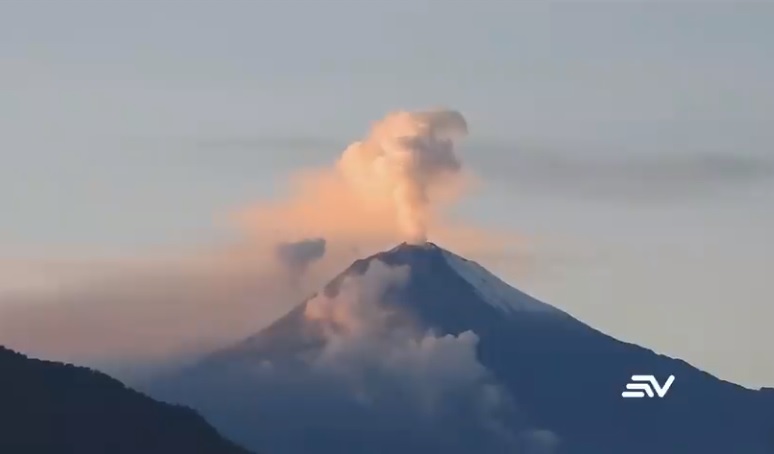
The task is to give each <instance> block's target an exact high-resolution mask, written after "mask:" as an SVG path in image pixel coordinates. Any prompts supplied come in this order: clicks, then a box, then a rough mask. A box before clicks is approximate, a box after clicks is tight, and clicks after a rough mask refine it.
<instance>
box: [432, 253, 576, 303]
mask: <svg viewBox="0 0 774 454" xmlns="http://www.w3.org/2000/svg"><path fill="white" fill-rule="evenodd" d="M443 257H444V259H445V260H446V263H447V264H448V265H449V266H450V267H451V268H452V269H453V270H454V271H455V272H456V273H457V274H459V275H460V276H461V277H462V278H463V279H465V280H466V281H467V282H468V283H469V284H470V285H471V286H472V287H473V288H474V289H475V291H476V292H477V293H478V294H479V296H481V298H482V299H483V300H484V301H485V302H486V303H487V304H489V305H491V306H494V307H495V308H497V309H499V310H501V311H503V312H506V313H509V314H515V313H520V312H544V313H555V314H557V315H566V314H565V313H564V312H563V311H561V310H560V309H557V308H555V307H554V306H551V305H550V304H546V303H544V302H542V301H538V300H536V299H535V298H532V297H531V296H529V295H527V294H526V293H523V292H521V291H519V290H517V289H515V288H513V287H511V286H510V285H508V284H507V283H505V282H504V281H503V280H502V279H500V278H498V277H497V276H495V275H494V274H492V273H490V272H489V271H487V270H486V269H485V268H484V267H482V266H481V265H479V264H478V263H476V262H473V261H471V260H467V259H465V258H462V257H460V256H458V255H456V254H453V253H451V252H449V251H446V250H443Z"/></svg>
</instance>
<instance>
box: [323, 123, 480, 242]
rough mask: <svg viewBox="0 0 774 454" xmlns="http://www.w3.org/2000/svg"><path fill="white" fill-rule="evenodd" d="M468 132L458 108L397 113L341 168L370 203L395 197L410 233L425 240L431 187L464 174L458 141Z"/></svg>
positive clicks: (355, 147) (354, 148)
mask: <svg viewBox="0 0 774 454" xmlns="http://www.w3.org/2000/svg"><path fill="white" fill-rule="evenodd" d="M467 132H468V127H467V123H466V121H465V118H464V117H463V116H462V115H461V114H460V113H459V112H456V111H452V110H437V111H426V112H396V113H392V114H389V115H387V116H386V117H385V118H384V119H382V120H381V121H379V122H377V123H375V124H374V125H373V126H372V128H371V131H370V133H369V135H368V136H367V137H366V138H365V139H364V140H362V141H360V142H355V143H353V144H352V145H350V146H349V147H348V148H347V149H346V150H345V151H344V153H343V155H342V156H341V158H340V159H339V161H338V163H337V169H338V170H339V172H341V174H342V175H343V176H344V178H345V180H346V181H347V183H348V184H349V185H350V186H351V188H352V189H353V190H354V191H356V192H357V194H358V195H359V197H361V199H362V200H363V201H364V202H365V203H370V202H372V201H374V202H377V203H378V202H380V201H384V200H385V199H386V200H389V201H390V202H391V205H392V208H393V210H394V215H395V218H396V222H397V225H398V228H399V229H400V232H401V234H402V235H403V236H404V239H405V240H406V241H409V242H412V243H423V242H425V241H427V223H428V220H429V218H430V214H431V213H430V210H431V206H432V205H431V202H432V201H431V190H432V189H433V187H434V186H437V185H441V184H444V183H446V182H448V181H449V178H454V177H455V176H458V175H459V174H460V172H461V169H462V165H461V163H460V161H459V159H458V158H457V156H456V155H455V153H454V145H455V140H457V139H459V138H461V137H464V136H465V135H466V134H467Z"/></svg>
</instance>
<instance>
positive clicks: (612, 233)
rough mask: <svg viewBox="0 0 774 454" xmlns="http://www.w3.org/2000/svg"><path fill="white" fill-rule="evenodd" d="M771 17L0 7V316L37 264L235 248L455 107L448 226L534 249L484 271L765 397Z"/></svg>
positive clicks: (614, 5) (376, 6) (444, 8)
mask: <svg viewBox="0 0 774 454" xmlns="http://www.w3.org/2000/svg"><path fill="white" fill-rule="evenodd" d="M773 22H774V4H769V3H766V2H757V3H753V2H748V3H743V2H733V1H730V0H729V1H726V2H701V1H694V2H689V1H684V2H678V1H674V2H667V1H645V0H642V1H639V2H636V1H627V2H612V1H611V2H601V1H600V2H583V1H566V2H544V1H532V2H517V1H513V2H505V1H497V0H490V1H487V0H479V1H477V2H468V1H462V0H447V1H442V0H435V1H430V0H416V1H407V0H397V1H395V0H393V1H381V0H370V1H367V2H366V1H355V0H336V1H329V2H318V1H314V0H296V1H284V2H281V1H273V0H265V1H236V0H232V1H218V2H215V1H204V0H197V1H182V0H181V1H172V0H159V1H154V2H136V1H101V2H97V1H85V0H71V1H67V2H57V1H42V0H41V1H35V2H29V1H27V2H23V1H15V0H6V1H4V2H1V3H0V119H2V121H0V157H2V163H3V164H2V166H0V185H1V186H0V209H1V210H2V213H3V214H2V217H1V218H0V270H2V271H3V274H4V276H0V305H2V304H3V301H2V294H3V291H11V290H12V291H25V290H27V289H29V288H31V287H36V286H45V285H48V284H50V283H51V282H53V281H56V282H59V281H58V279H64V278H65V277H66V276H65V277H62V276H64V275H69V274H68V273H76V272H77V270H73V269H72V267H64V268H67V269H64V270H63V269H62V267H59V268H57V267H52V266H50V264H51V263H68V261H78V260H86V259H89V260H91V259H101V260H116V261H121V260H124V259H125V258H126V257H137V256H143V255H144V254H152V253H155V252H156V251H160V250H161V251H169V250H185V249H186V248H189V247H198V246H199V245H202V244H207V243H209V242H218V241H222V240H224V239H226V238H229V237H230V235H232V234H233V232H231V230H230V229H229V228H228V227H227V226H225V225H224V222H223V218H224V216H225V215H226V214H227V213H228V212H230V210H232V209H233V208H235V207H240V206H243V205H244V204H247V203H250V202H251V201H253V200H255V199H259V198H263V197H271V196H273V195H276V194H277V193H279V192H280V191H281V190H282V184H283V181H284V180H285V178H286V177H287V175H288V174H289V173H290V172H291V171H293V170H294V169H298V168H304V167H308V166H310V165H318V164H322V163H327V162H331V161H333V160H335V159H336V158H337V156H339V154H340V153H341V152H342V150H343V149H344V148H345V147H346V146H347V144H348V143H351V142H352V141H354V140H357V139H359V138H361V137H363V136H364V134H365V132H366V131H367V130H368V128H369V126H370V125H371V124H372V123H373V122H375V121H377V120H379V119H380V118H382V117H384V116H385V115H386V114H387V113H389V112H392V111H396V110H404V109H408V110H411V109H424V108H432V107H448V108H453V109H456V110H458V111H459V112H461V113H462V114H463V115H464V116H465V118H466V120H467V123H468V125H469V137H468V138H467V139H466V141H465V142H464V143H463V145H462V147H461V150H460V153H459V154H460V157H461V159H462V160H463V161H464V163H465V166H466V167H467V168H469V169H472V170H473V171H475V173H476V174H477V175H478V176H479V179H480V180H481V184H480V187H479V188H478V190H477V191H476V192H475V194H472V195H470V196H468V197H466V199H465V200H464V201H463V202H462V203H461V204H460V205H459V206H458V207H456V208H455V214H456V215H458V216H460V217H464V218H471V219H476V220H477V221H478V222H480V223H484V224H487V225H491V226H497V227H499V228H507V229H511V230H513V231H515V232H519V233H520V234H522V235H524V237H525V238H527V239H528V241H529V244H530V248H529V250H530V253H529V254H528V256H526V257H512V256H506V257H492V256H490V257H476V259H477V260H479V261H480V262H481V263H482V264H484V265H486V266H488V267H490V268H491V269H493V270H495V271H497V272H498V273H500V274H501V275H502V276H504V277H505V278H507V280H508V281H509V282H511V283H512V284H514V285H516V286H518V287H519V288H521V289H523V290H525V291H527V292H529V293H532V294H533V295H535V296H537V297H539V298H540V299H542V300H545V301H547V302H549V303H551V304H553V305H556V306H558V307H560V308H562V309H564V310H566V311H568V312H570V313H572V314H573V315H575V316H577V317H578V318H580V319H582V320H584V321H586V322H587V323H589V324H591V325H592V326H595V327H597V328H598V329H601V330H602V331H605V332H607V333H609V334H611V335H614V336H616V337H618V338H621V339H623V340H627V341H630V342H635V343H639V344H641V345H644V346H647V347H649V348H652V349H654V350H657V351H660V352H663V353H666V354H669V355H672V356H678V357H681V358H683V359H686V360H688V361H689V362H691V363H693V364H694V365H697V366H699V367H701V368H703V369H706V370H708V371H710V372H712V373H714V374H717V375H718V376H720V377H721V378H724V379H728V380H732V381H735V382H738V383H742V384H745V385H749V386H763V385H768V386H772V385H774V364H773V363H772V361H771V357H772V352H771V345H774V333H773V332H772V330H771V329H770V320H772V319H774V307H773V306H774V304H772V298H771V289H770V285H769V284H770V282H769V281H770V277H771V270H772V268H774V241H772V240H771V233H770V232H773V231H774V209H772V208H771V207H772V206H774V128H771V126H770V125H771V119H772V118H774V86H772V85H774V83H773V82H772V81H774V59H772V58H771V55H772V54H774V29H772V27H771V23H773ZM431 236H432V234H431ZM514 262H517V263H514ZM525 262H526V263H527V264H528V266H524V263H525ZM44 265H46V266H44ZM517 265H518V266H517ZM1 335H2V333H0V336H1Z"/></svg>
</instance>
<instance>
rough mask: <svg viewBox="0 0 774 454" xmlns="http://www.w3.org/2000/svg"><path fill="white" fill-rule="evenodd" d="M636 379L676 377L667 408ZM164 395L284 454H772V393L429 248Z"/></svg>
mask: <svg viewBox="0 0 774 454" xmlns="http://www.w3.org/2000/svg"><path fill="white" fill-rule="evenodd" d="M353 283H354V284H353ZM355 284H356V285H355ZM634 374H652V375H654V376H656V377H657V378H658V379H659V380H660V381H661V382H663V380H664V379H665V378H666V377H667V376H669V375H675V377H676V380H675V382H674V384H673V385H672V387H671V388H670V390H669V393H668V395H667V396H665V397H664V398H653V399H623V398H622V397H621V392H622V391H623V390H624V386H625V384H626V383H627V382H628V381H629V379H630V378H631V376H632V375H634ZM417 390H419V391H417ZM155 392H158V393H159V395H163V396H165V397H168V398H170V399H173V400H178V401H182V402H186V403H190V404H191V405H194V406H196V407H197V408H199V409H201V410H202V411H203V412H204V414H205V415H207V416H208V417H210V418H211V421H213V423H214V424H215V425H216V426H217V427H219V428H221V429H222V430H223V431H224V433H227V434H229V435H230V436H232V437H234V439H236V440H239V441H241V442H243V443H246V445H247V446H266V447H267V448H268V447H271V448H274V449H275V450H277V451H278V452H279V451H282V452H291V453H294V452H298V453H301V452H305V451H304V446H308V445H309V444H310V443H312V445H313V446H315V447H316V450H315V452H322V453H327V452H331V453H333V452H352V453H355V452H361V451H362V450H364V449H365V450H368V451H369V452H373V453H377V452H379V453H398V452H400V453H414V452H417V453H418V452H426V451H427V450H428V449H429V450H432V451H443V452H447V453H451V452H454V453H456V452H459V453H465V452H472V451H475V452H479V453H499V452H528V453H533V452H534V453H538V452H562V453H573V454H574V453H578V454H619V453H624V452H625V453H629V454H646V453H647V454H649V453H653V452H658V453H661V454H683V453H687V454H692V453H699V452H700V453H702V454H721V453H723V454H725V453H733V454H772V453H774V443H772V440H771V433H772V428H774V421H773V420H772V418H771V408H772V406H771V403H770V402H767V401H769V400H770V399H765V398H763V397H762V395H763V393H762V392H757V391H752V390H748V389H745V388H742V387H740V386H736V385H734V384H731V383H727V382H724V381H721V380H718V379H716V378H714V377H712V376H711V375H709V374H707V373H705V372H702V371H699V370H697V369H695V368H694V367H692V366H690V365H689V364H687V363H685V362H683V361H680V360H675V359H672V358H668V357H665V356H662V355H658V354H656V353H654V352H652V351H650V350H647V349H644V348H641V347H638V346H636V345H632V344H627V343H624V342H620V341H618V340H616V339H613V338H612V337H610V336H607V335H605V334H603V333H601V332H599V331H597V330H595V329H593V328H591V327H589V326H587V325H586V324H584V323H582V322H580V321H578V320H576V319H574V318H573V317H571V316H570V315H568V314H566V313H564V312H562V311H561V310H559V309H557V308H555V307H553V306H550V305H548V304H545V303H542V302H540V301H538V300H536V299H534V298H532V297H530V296H528V295H526V294H524V293H523V292H520V291H518V290H516V289H514V288H512V287H510V286H508V285H507V284H505V283H503V282H502V281H500V280H499V279H497V278H496V277H495V276H493V275H492V274H491V273H489V272H487V271H486V270H485V269H483V268H482V267H480V266H479V265H477V264H475V263H473V262H469V261H466V260H465V259H463V258H462V257H459V256H456V255H454V254H452V253H450V252H449V251H446V250H443V249H441V248H439V247H437V246H435V245H433V244H429V243H428V244H425V245H421V246H413V245H405V244H404V245H401V246H398V247H397V248H394V249H392V250H390V251H387V252H384V253H380V254H376V255H374V256H372V257H369V258H367V259H363V260H359V261H357V262H355V263H354V264H353V265H352V266H351V267H350V268H349V269H347V270H346V271H345V272H344V273H342V274H341V275H339V276H338V277H337V278H336V279H334V280H333V281H332V282H331V283H330V284H328V285H327V286H326V287H325V288H324V289H323V290H322V291H321V292H320V294H318V295H315V296H314V297H312V298H311V299H310V300H308V301H306V302H304V303H303V304H301V305H299V306H298V307H296V308H295V309H293V310H292V311H291V312H289V313H288V314H287V315H286V316H284V317H283V318H281V319H279V320H278V321H276V322H275V323H274V324H272V325H270V326H269V327H267V328H266V329H264V330H262V331H261V332H259V333H257V334H256V335H255V336H252V337H251V338H249V339H246V340H245V341H243V342H242V343H240V344H238V345H236V346H234V347H232V348H228V349H226V350H223V351H221V352H218V353H217V354H215V355H213V356H211V357H208V358H206V359H205V360H203V361H202V362H201V363H199V364H198V365H197V366H195V367H193V368H191V369H188V370H185V371H182V372H181V373H180V374H178V375H177V376H176V377H172V378H170V379H168V380H166V381H162V382H160V383H158V384H157V387H156V388H155ZM428 396H429V397H428ZM425 401H430V402H432V405H430V406H429V407H428V406H426V405H424V404H425ZM482 403H486V405H487V406H486V408H482V405H483V404H482ZM428 408H430V410H431V411H430V412H427V411H426V410H427V409H428ZM428 415H430V416H428ZM257 422H260V424H261V427H264V424H265V425H267V426H266V428H270V430H267V431H263V432H261V433H260V434H256V433H255V432H254V430H252V429H251V427H253V425H254V424H256V423H257ZM300 432H303V435H299V433H300Z"/></svg>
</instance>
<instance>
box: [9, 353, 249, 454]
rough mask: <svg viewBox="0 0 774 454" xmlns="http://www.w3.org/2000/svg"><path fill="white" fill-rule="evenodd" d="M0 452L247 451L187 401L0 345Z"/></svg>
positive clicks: (206, 453)
mask: <svg viewBox="0 0 774 454" xmlns="http://www.w3.org/2000/svg"><path fill="white" fill-rule="evenodd" d="M0 453H3V454H49V453H52V454H53V453H56V454H61V453H73V454H76V453H77V454H194V453H196V454H248V453H247V451H245V450H243V449H241V448H239V447H238V446H236V445H235V444H233V443H231V442H229V441H227V440H225V439H224V438H222V437H221V436H220V435H219V434H218V432H217V431H216V430H215V429H214V428H212V427H211V426H210V425H209V424H208V423H207V422H206V421H205V420H204V419H203V418H202V417H201V416H199V415H198V414H197V413H196V412H194V411H193V410H190V409H188V408H186V407H180V406H173V405H168V404H163V403H160V402H157V401H155V400H153V399H151V398H149V397H147V396H145V395H143V394H141V393H139V392H137V391H134V390H132V389H129V388H127V387H126V386H124V385H123V384H122V383H121V382H119V381H117V380H115V379H113V378H110V377H108V376H107V375H104V374H102V373H99V372H96V371H93V370H90V369H86V368H82V367H75V366H71V365H66V364H61V363H54V362H49V361H40V360H36V359H31V358H27V357H26V356H24V355H21V354H19V353H16V352H13V351H11V350H8V349H5V348H3V347H0Z"/></svg>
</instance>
